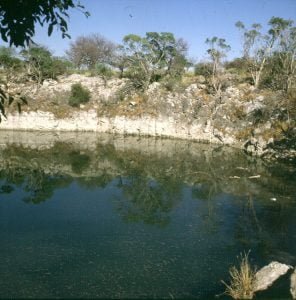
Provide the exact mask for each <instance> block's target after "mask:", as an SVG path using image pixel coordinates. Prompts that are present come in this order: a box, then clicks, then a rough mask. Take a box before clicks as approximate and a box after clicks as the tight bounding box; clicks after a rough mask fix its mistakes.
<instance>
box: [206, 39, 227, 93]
mask: <svg viewBox="0 0 296 300" xmlns="http://www.w3.org/2000/svg"><path fill="white" fill-rule="evenodd" d="M206 44H208V45H209V46H210V48H209V49H208V50H207V53H208V54H209V55H210V58H211V62H212V72H211V76H212V78H211V83H212V86H213V88H214V89H215V92H216V93H217V94H218V95H220V92H221V87H222V74H223V65H222V62H223V61H222V59H223V58H224V57H226V52H227V51H229V50H230V46H229V45H227V44H226V40H225V39H221V38H218V37H216V36H214V37H213V38H211V39H209V38H207V39H206Z"/></svg>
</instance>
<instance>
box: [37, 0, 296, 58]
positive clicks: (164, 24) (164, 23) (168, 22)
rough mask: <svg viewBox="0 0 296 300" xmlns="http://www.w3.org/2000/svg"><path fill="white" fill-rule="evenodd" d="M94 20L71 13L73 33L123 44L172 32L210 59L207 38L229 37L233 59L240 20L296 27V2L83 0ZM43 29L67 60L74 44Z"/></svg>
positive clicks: (40, 33)
mask: <svg viewBox="0 0 296 300" xmlns="http://www.w3.org/2000/svg"><path fill="white" fill-rule="evenodd" d="M80 1H81V3H82V4H83V5H85V7H86V9H87V10H88V11H89V12H90V14H91V16H90V17H89V18H86V17H85V16H84V15H83V14H82V13H80V12H78V11H75V10H72V11H70V20H69V22H68V25H69V33H70V35H71V37H72V40H75V38H76V37H77V36H80V35H88V34H90V33H100V34H102V35H103V36H105V37H107V38H108V39H110V40H112V41H113V42H116V43H120V42H121V41H122V38H123V36H125V35H126V34H130V33H134V34H139V35H144V34H145V33H146V32H148V31H158V32H163V31H167V32H172V33H174V34H175V36H176V37H182V38H184V39H185V40H186V41H187V42H188V44H189V56H190V57H193V58H195V59H198V60H200V59H203V58H205V57H206V49H207V48H206V45H205V43H204V42H205V40H206V38H207V37H213V36H218V37H221V38H225V39H226V41H227V43H228V44H230V46H231V47H232V50H231V51H230V52H229V57H230V58H233V57H237V56H240V55H241V40H240V34H239V32H238V30H237V28H236V27H235V26H234V24H235V23H236V21H238V20H240V21H242V22H243V23H245V24H246V25H251V24H252V23H254V22H256V23H261V24H262V25H263V26H264V25H265V26H266V24H267V22H268V20H269V19H270V18H271V17H272V16H277V17H282V18H286V19H292V20H294V22H295V23H296V0H80ZM295 26H296V24H295ZM46 33H47V30H45V29H42V28H37V34H36V37H35V38H34V40H35V41H36V42H37V43H40V44H43V45H47V46H48V47H49V49H50V50H52V51H53V52H54V55H59V56H62V55H63V54H64V52H65V50H67V49H68V47H69V43H70V40H69V39H62V38H61V34H60V33H58V32H54V33H53V34H52V36H51V37H47V34H46Z"/></svg>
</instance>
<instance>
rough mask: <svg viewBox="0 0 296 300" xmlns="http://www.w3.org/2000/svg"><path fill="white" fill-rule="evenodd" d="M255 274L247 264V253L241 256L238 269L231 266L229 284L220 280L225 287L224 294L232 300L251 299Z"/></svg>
mask: <svg viewBox="0 0 296 300" xmlns="http://www.w3.org/2000/svg"><path fill="white" fill-rule="evenodd" d="M255 273H256V272H255V269H253V268H252V267H251V265H250V263H249V252H248V253H247V254H246V253H244V254H241V255H240V265H239V268H236V267H235V266H233V267H231V268H230V270H229V275H230V277H231V279H230V283H229V284H227V283H225V282H224V281H223V280H222V283H223V284H224V285H225V286H226V290H225V292H224V294H225V295H228V296H230V297H232V298H233V299H253V297H254V283H255Z"/></svg>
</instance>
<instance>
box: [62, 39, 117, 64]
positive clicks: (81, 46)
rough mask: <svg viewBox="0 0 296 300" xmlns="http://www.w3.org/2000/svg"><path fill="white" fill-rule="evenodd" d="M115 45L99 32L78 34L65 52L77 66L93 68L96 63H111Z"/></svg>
mask: <svg viewBox="0 0 296 300" xmlns="http://www.w3.org/2000/svg"><path fill="white" fill-rule="evenodd" d="M115 50H116V45H115V44H114V43H113V42H111V41H109V40H108V39H106V38H105V37H103V36H101V35H99V34H92V35H89V36H80V37H78V38H77V39H76V40H75V41H74V42H72V43H71V44H70V49H69V50H68V51H67V52H66V53H67V55H68V57H69V59H70V60H71V61H72V62H73V63H74V65H75V66H77V67H78V68H83V67H84V68H85V67H86V68H87V69H94V68H95V66H96V64H107V65H109V64H111V63H112V60H113V57H114V55H115Z"/></svg>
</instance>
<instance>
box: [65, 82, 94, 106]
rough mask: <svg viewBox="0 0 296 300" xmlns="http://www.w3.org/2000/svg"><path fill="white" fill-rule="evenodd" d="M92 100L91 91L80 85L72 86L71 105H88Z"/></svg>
mask: <svg viewBox="0 0 296 300" xmlns="http://www.w3.org/2000/svg"><path fill="white" fill-rule="evenodd" d="M89 100H90V91H89V90H88V89H86V88H84V87H83V86H82V85H81V84H80V83H75V84H72V86H71V95H70V98H69V105H71V106H73V107H78V106H79V105H80V104H83V103H87V102H88V101H89Z"/></svg>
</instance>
